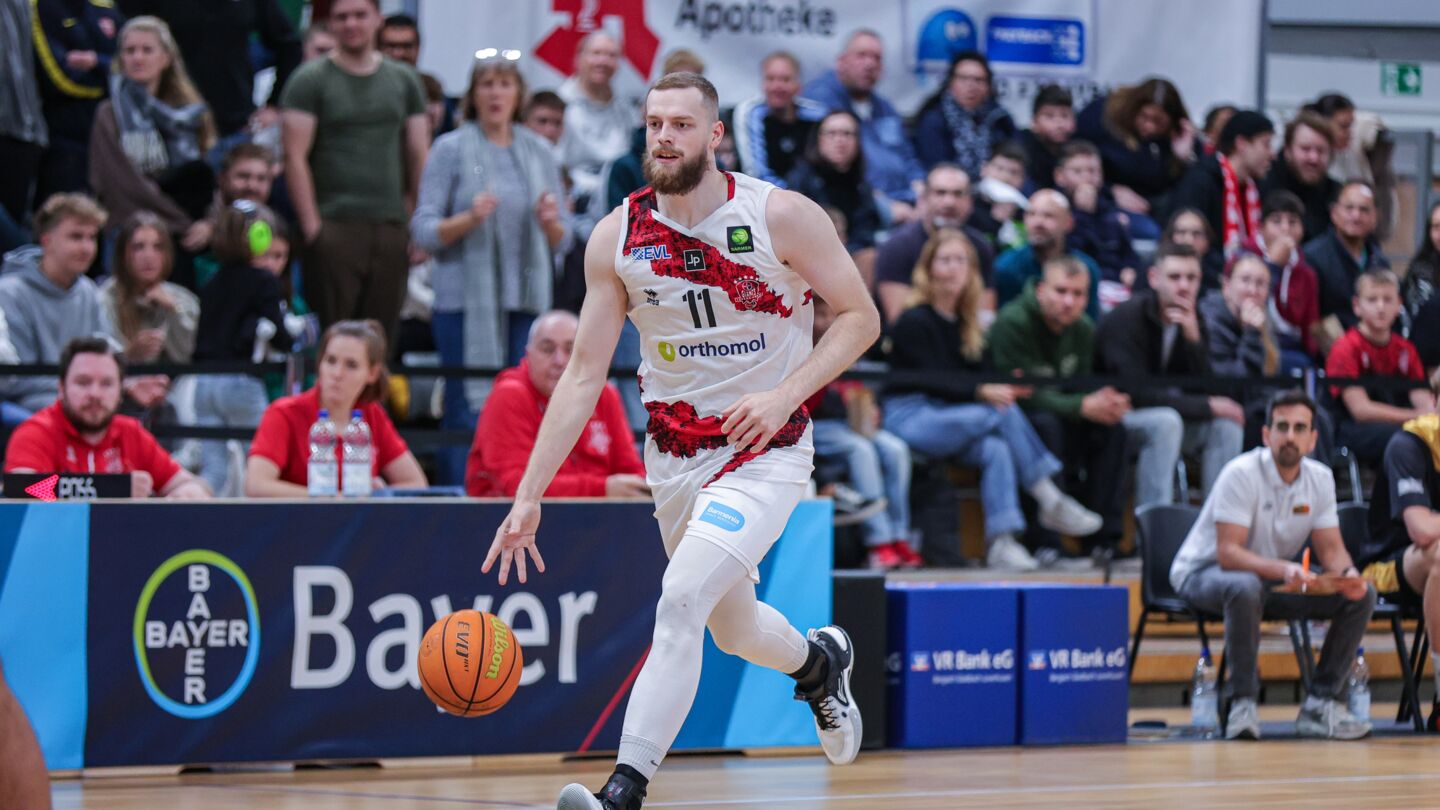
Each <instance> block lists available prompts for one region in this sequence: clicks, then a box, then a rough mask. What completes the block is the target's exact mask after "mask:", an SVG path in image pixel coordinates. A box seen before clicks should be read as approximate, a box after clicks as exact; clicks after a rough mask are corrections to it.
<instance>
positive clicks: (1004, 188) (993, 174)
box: [968, 143, 1029, 252]
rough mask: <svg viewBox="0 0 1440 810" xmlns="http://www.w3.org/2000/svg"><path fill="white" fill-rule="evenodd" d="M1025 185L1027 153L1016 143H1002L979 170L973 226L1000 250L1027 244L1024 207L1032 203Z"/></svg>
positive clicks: (972, 214) (971, 216)
mask: <svg viewBox="0 0 1440 810" xmlns="http://www.w3.org/2000/svg"><path fill="white" fill-rule="evenodd" d="M1024 186H1025V152H1024V150H1022V149H1021V148H1020V147H1019V146H1018V145H1016V144H1013V143H1002V144H1000V146H998V147H996V149H995V154H993V155H991V156H990V159H989V160H987V161H985V166H984V167H983V168H982V169H981V170H980V182H979V184H978V185H976V186H975V205H974V210H973V211H972V212H971V214H970V221H969V223H968V224H969V225H970V227H971V228H973V229H975V230H977V231H979V232H981V233H983V234H985V238H986V239H988V240H989V241H990V245H991V246H992V247H993V248H994V249H995V250H997V251H1001V252H1003V251H1006V250H1010V249H1012V248H1016V247H1020V246H1021V245H1023V244H1025V221H1024V214H1025V208H1026V206H1027V205H1029V202H1028V201H1027V200H1026V199H1025V194H1024V193H1023V192H1022V191H1021V190H1020V189H1022V188H1024Z"/></svg>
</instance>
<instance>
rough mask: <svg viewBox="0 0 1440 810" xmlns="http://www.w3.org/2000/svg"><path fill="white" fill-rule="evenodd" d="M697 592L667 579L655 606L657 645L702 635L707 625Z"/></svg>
mask: <svg viewBox="0 0 1440 810" xmlns="http://www.w3.org/2000/svg"><path fill="white" fill-rule="evenodd" d="M698 601H699V600H698V598H697V596H696V594H695V592H694V591H693V590H691V589H688V588H685V587H683V586H680V585H678V584H673V583H671V582H670V581H668V580H667V581H666V583H665V584H664V586H663V587H662V589H661V591H660V601H659V603H658V604H657V605H656V606H655V645H656V646H663V645H666V644H676V643H682V642H683V641H685V640H687V639H691V638H694V637H697V636H699V635H700V633H701V632H703V630H704V627H705V617H704V616H703V615H702V614H701V609H700V606H699V604H698Z"/></svg>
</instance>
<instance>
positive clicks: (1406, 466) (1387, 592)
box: [1356, 373, 1440, 734]
mask: <svg viewBox="0 0 1440 810" xmlns="http://www.w3.org/2000/svg"><path fill="white" fill-rule="evenodd" d="M1430 393H1431V396H1433V397H1435V398H1437V399H1440V373H1436V374H1434V375H1432V376H1431V377H1430ZM1436 459H1440V415H1436V414H1434V413H1427V414H1424V415H1422V416H1417V417H1416V418H1414V419H1412V420H1411V421H1409V422H1406V423H1405V427H1404V429H1403V430H1400V431H1397V432H1396V433H1395V435H1394V436H1391V437H1390V441H1389V443H1387V444H1386V445H1385V463H1384V464H1382V465H1381V466H1380V467H1379V468H1377V469H1376V471H1375V486H1374V488H1373V489H1372V490H1371V491H1370V527H1369V528H1370V543H1369V545H1368V546H1367V547H1366V548H1365V550H1364V551H1363V552H1362V554H1361V559H1359V560H1356V563H1357V564H1359V565H1360V567H1361V569H1362V570H1364V572H1365V578H1366V579H1368V580H1370V581H1371V582H1374V583H1375V589H1376V590H1377V591H1379V592H1380V595H1381V596H1383V597H1385V600H1386V601H1387V602H1395V603H1399V604H1401V605H1404V606H1406V607H1410V608H1416V607H1418V608H1421V609H1422V610H1423V611H1424V615H1425V625H1426V626H1425V632H1426V633H1428V634H1429V639H1430V663H1431V668H1432V670H1433V673H1434V678H1435V682H1436V686H1437V687H1440V647H1437V646H1436V644H1437V643H1440V596H1437V595H1436V594H1432V593H1431V591H1432V590H1434V589H1433V588H1431V587H1430V583H1431V582H1436V581H1440V580H1437V579H1434V578H1435V577H1437V576H1440V574H1437V573H1436V572H1437V571H1440V464H1437V463H1436ZM1435 694H1436V696H1437V697H1436V698H1434V700H1433V701H1432V703H1431V705H1430V717H1429V718H1428V720H1427V721H1426V723H1425V730H1426V731H1428V732H1430V733H1431V734H1434V733H1436V732H1437V731H1440V689H1437V690H1436V692H1435Z"/></svg>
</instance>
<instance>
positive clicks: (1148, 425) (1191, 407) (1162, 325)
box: [1095, 244, 1245, 507]
mask: <svg viewBox="0 0 1440 810" xmlns="http://www.w3.org/2000/svg"><path fill="white" fill-rule="evenodd" d="M1149 277H1150V289H1149V290H1146V291H1143V292H1139V293H1136V294H1135V295H1134V296H1132V297H1131V298H1130V300H1129V301H1126V302H1125V303H1123V304H1120V305H1119V306H1117V307H1115V308H1114V309H1112V310H1111V311H1110V313H1109V314H1108V315H1106V316H1105V317H1104V318H1103V319H1101V321H1100V323H1099V325H1098V326H1097V327H1096V330H1095V371H1096V372H1098V373H1100V374H1117V375H1121V376H1125V377H1132V378H1136V379H1142V378H1146V377H1148V378H1152V379H1153V378H1157V377H1165V376H1169V375H1178V376H1187V377H1199V376H1204V375H1207V374H1209V373H1210V371H1211V369H1210V358H1209V344H1208V342H1207V339H1206V336H1205V327H1204V322H1203V321H1202V320H1201V318H1200V315H1199V312H1198V311H1197V310H1196V297H1197V296H1198V295H1199V291H1200V257H1199V256H1197V255H1196V254H1195V251H1194V249H1193V248H1190V247H1187V246H1185V245H1175V244H1163V245H1161V247H1160V250H1159V251H1158V252H1157V253H1156V256H1155V265H1154V266H1153V267H1151V268H1150V273H1149ZM1130 399H1131V402H1132V404H1133V405H1134V406H1135V410H1132V411H1131V412H1130V413H1128V414H1126V415H1125V420H1124V424H1125V429H1126V431H1127V433H1128V434H1129V437H1130V441H1131V443H1132V444H1134V445H1135V446H1137V447H1139V449H1140V459H1139V462H1138V466H1137V467H1136V470H1135V479H1136V492H1135V505H1136V507H1141V506H1145V505H1147V504H1152V503H1173V502H1174V499H1175V491H1174V484H1173V482H1174V471H1175V462H1176V461H1177V460H1178V459H1179V458H1180V452H1181V450H1184V451H1185V452H1187V453H1199V454H1200V459H1201V470H1200V479H1201V482H1202V484H1203V486H1204V488H1205V491H1206V492H1209V491H1210V489H1211V486H1212V485H1213V484H1214V483H1215V479H1216V478H1217V477H1218V476H1219V475H1220V470H1221V468H1223V467H1224V466H1225V463H1226V462H1228V461H1229V460H1230V459H1232V458H1234V457H1235V456H1236V455H1238V454H1239V453H1240V448H1241V446H1242V442H1243V439H1244V424H1245V413H1244V411H1243V410H1242V409H1241V407H1240V405H1239V403H1237V402H1235V400H1233V399H1230V398H1229V397H1221V396H1207V395H1204V394H1188V393H1184V392H1181V391H1179V390H1173V389H1157V388H1153V387H1149V386H1147V387H1144V388H1137V389H1135V390H1134V391H1131V392H1130Z"/></svg>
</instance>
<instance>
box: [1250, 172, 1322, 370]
mask: <svg viewBox="0 0 1440 810" xmlns="http://www.w3.org/2000/svg"><path fill="white" fill-rule="evenodd" d="M1304 211H1305V206H1304V204H1303V203H1301V202H1300V198H1299V197H1296V196H1295V195H1294V194H1292V193H1290V192H1288V191H1285V190H1284V189H1277V190H1275V191H1271V192H1270V193H1268V194H1266V195H1265V200H1264V202H1263V203H1262V204H1261V207H1260V216H1261V220H1260V232H1259V233H1258V234H1256V235H1255V238H1254V239H1253V240H1251V241H1249V242H1246V243H1245V250H1247V251H1248V252H1250V253H1254V254H1255V255H1257V256H1259V257H1260V258H1262V259H1264V260H1265V266H1266V267H1268V268H1269V269H1270V325H1271V326H1272V327H1273V328H1274V330H1275V341H1276V344H1277V345H1278V346H1279V348H1280V373H1282V374H1289V373H1290V372H1291V371H1293V370H1297V369H1306V368H1310V367H1311V366H1313V365H1314V364H1315V360H1314V358H1316V357H1319V356H1320V344H1319V339H1318V334H1317V331H1318V330H1317V329H1316V326H1317V325H1318V324H1319V323H1320V297H1319V295H1320V292H1319V285H1320V282H1319V281H1318V280H1317V279H1316V277H1315V270H1314V268H1312V267H1310V265H1309V264H1306V262H1305V254H1304V253H1303V252H1302V251H1301V250H1300V245H1301V244H1303V243H1302V242H1301V241H1300V237H1301V233H1302V229H1303V225H1302V224H1301V222H1302V217H1303V214H1304Z"/></svg>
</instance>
